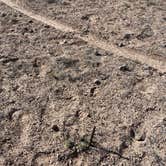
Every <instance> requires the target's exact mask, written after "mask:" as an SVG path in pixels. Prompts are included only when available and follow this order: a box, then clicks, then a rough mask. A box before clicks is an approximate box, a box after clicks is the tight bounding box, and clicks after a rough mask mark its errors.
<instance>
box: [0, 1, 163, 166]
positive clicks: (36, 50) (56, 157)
mask: <svg viewBox="0 0 166 166" xmlns="http://www.w3.org/2000/svg"><path fill="white" fill-rule="evenodd" d="M34 2H35V1H34ZM76 2H77V1H76ZM79 4H81V3H79ZM85 4H86V3H85ZM41 6H42V5H41ZM64 9H65V8H64ZM118 53H119V52H114V51H111V50H109V51H108V50H107V51H105V50H104V49H100V48H97V47H95V46H94V45H89V43H88V42H86V41H85V40H82V39H81V38H78V37H77V36H76V35H75V32H70V31H69V32H62V31H59V30H56V29H55V28H53V27H51V26H48V25H46V24H42V23H41V22H38V21H36V20H34V19H32V18H29V17H27V16H25V15H23V14H21V13H20V12H17V11H15V10H13V9H11V8H9V7H7V6H6V5H4V4H3V3H0V76H1V77H0V165H2V166H6V165H7V166H8V165H21V166H22V165H40V166H41V165H44V166H45V165H46V166H47V165H49V166H56V165H57V166H59V165H88V166H91V165H94V166H96V165H129V166H130V165H131V166H133V165H134V166H135V165H142V166H144V165H146V166H148V165H149V166H151V165H152V166H153V165H154V166H156V165H163V166H164V165H165V163H166V151H165V149H166V145H165V142H166V140H165V134H166V110H165V108H166V102H165V101H166V96H165V94H166V75H165V73H162V72H159V71H158V70H156V69H154V68H152V67H150V66H148V65H146V64H141V63H139V62H137V61H133V60H130V59H126V58H124V57H121V55H118ZM145 63H146V62H145ZM94 127H95V131H94V133H93V132H92V131H93V129H94ZM92 136H93V138H92ZM90 138H92V139H90ZM89 142H90V144H89Z"/></svg>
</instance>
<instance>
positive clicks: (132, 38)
mask: <svg viewBox="0 0 166 166" xmlns="http://www.w3.org/2000/svg"><path fill="white" fill-rule="evenodd" d="M14 1H17V3H20V4H21V5H22V6H24V7H26V8H28V9H31V10H33V11H34V12H36V13H40V14H42V15H45V16H49V17H51V18H53V19H56V20H60V21H63V22H65V23H67V24H69V25H71V26H72V27H74V28H77V29H79V30H80V31H82V33H83V34H88V33H91V34H94V35H96V36H97V37H99V38H102V39H105V40H106V41H110V42H111V43H114V44H116V45H118V46H119V47H127V48H132V49H135V50H140V51H142V52H145V53H146V54H147V55H149V56H150V55H154V54H155V55H158V56H164V57H165V56H166V54H165V52H166V40H165V38H166V35H165V34H166V18H165V14H166V10H165V9H166V2H165V1H163V0H139V1H131V0H120V1H119V0H111V1H110V0H104V1H103V0H93V1H89V0H52V1H49V0H45V1H43V0H14Z"/></svg>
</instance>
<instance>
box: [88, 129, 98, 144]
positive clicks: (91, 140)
mask: <svg viewBox="0 0 166 166" xmlns="http://www.w3.org/2000/svg"><path fill="white" fill-rule="evenodd" d="M95 131H96V126H94V127H93V130H92V133H91V137H90V140H89V146H88V147H90V146H91V145H92V142H93V137H94V135H95Z"/></svg>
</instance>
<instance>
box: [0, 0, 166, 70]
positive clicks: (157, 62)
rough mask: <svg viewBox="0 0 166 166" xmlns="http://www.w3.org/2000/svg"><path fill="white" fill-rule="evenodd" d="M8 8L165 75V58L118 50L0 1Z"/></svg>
mask: <svg viewBox="0 0 166 166" xmlns="http://www.w3.org/2000/svg"><path fill="white" fill-rule="evenodd" d="M0 1H1V2H3V3H4V4H6V5H7V6H9V7H11V8H13V9H15V10H17V11H19V12H21V13H22V14H24V15H26V16H28V17H31V18H33V19H35V20H37V21H39V22H42V23H44V24H47V25H49V26H51V27H54V28H55V29H57V30H60V31H63V32H73V33H75V36H76V37H77V38H80V39H82V40H84V41H86V42H87V43H88V44H89V45H92V46H94V47H99V48H101V49H104V50H106V51H111V52H112V53H114V54H115V55H116V56H121V57H125V58H128V59H131V60H134V61H138V62H140V63H142V64H147V65H149V66H151V67H153V68H155V69H157V70H158V71H160V72H162V73H165V72H166V60H165V58H157V57H156V56H146V55H144V54H142V53H137V52H135V51H134V50H129V49H127V48H118V47H117V46H115V45H113V44H110V43H108V42H105V41H102V40H100V39H98V38H96V37H94V36H93V35H90V34H89V35H87V36H82V35H81V33H79V31H78V30H76V29H73V28H72V27H70V26H68V25H64V24H62V23H60V22H58V21H56V20H51V19H49V18H47V17H44V16H41V15H38V14H34V13H33V12H31V11H29V10H27V9H25V8H23V7H21V6H19V5H17V4H15V3H13V2H12V1H11V0H0Z"/></svg>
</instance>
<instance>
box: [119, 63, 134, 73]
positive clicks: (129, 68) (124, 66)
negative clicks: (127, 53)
mask: <svg viewBox="0 0 166 166" xmlns="http://www.w3.org/2000/svg"><path fill="white" fill-rule="evenodd" d="M132 69H133V67H132V66H130V65H128V64H124V65H122V66H120V68H119V70H120V71H123V72H125V71H132Z"/></svg>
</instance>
